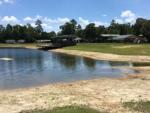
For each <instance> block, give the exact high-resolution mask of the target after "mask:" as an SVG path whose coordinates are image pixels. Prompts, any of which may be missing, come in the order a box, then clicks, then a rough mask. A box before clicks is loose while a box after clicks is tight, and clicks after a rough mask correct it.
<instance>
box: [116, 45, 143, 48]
mask: <svg viewBox="0 0 150 113" xmlns="http://www.w3.org/2000/svg"><path fill="white" fill-rule="evenodd" d="M140 47H142V46H141V45H128V46H115V47H113V48H118V49H128V48H140Z"/></svg>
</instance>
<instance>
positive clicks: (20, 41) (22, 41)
mask: <svg viewBox="0 0 150 113" xmlns="http://www.w3.org/2000/svg"><path fill="white" fill-rule="evenodd" d="M17 42H18V43H21V44H23V43H25V42H26V41H25V40H18V41H17Z"/></svg>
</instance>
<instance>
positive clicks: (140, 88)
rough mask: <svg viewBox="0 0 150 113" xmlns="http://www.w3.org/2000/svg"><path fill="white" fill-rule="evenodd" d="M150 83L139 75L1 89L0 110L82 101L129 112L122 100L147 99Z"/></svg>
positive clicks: (14, 112)
mask: <svg viewBox="0 0 150 113" xmlns="http://www.w3.org/2000/svg"><path fill="white" fill-rule="evenodd" d="M149 85H150V82H149V80H143V79H139V78H134V79H111V78H101V79H94V80H83V81H76V82H73V83H58V84H50V85H46V86H41V87H34V88H24V89H16V90H7V91H1V92H0V113H19V112H20V111H22V110H31V109H52V108H54V107H62V106H68V105H85V106H89V107H91V108H94V109H98V110H104V111H111V112H110V113H130V112H129V111H126V109H124V108H123V107H122V106H121V102H128V101H132V100H134V101H139V100H140V99H141V100H149V101H150V88H149V87H147V86H149ZM97 86H98V87H97ZM129 94H130V95H129ZM112 109H113V110H112Z"/></svg>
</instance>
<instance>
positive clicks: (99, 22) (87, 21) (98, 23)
mask: <svg viewBox="0 0 150 113" xmlns="http://www.w3.org/2000/svg"><path fill="white" fill-rule="evenodd" d="M89 23H94V24H95V25H96V26H100V25H103V26H108V25H109V24H108V23H107V22H101V21H89V20H87V19H83V18H82V17H79V24H80V25H81V26H82V27H83V28H85V27H86V26H87V25H88V24H89Z"/></svg>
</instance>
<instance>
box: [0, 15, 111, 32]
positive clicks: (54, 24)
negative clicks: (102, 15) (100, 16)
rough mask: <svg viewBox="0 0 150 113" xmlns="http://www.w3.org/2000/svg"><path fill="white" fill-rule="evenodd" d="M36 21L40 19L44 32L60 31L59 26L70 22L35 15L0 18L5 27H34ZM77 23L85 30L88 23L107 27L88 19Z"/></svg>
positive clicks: (80, 19) (63, 19)
mask: <svg viewBox="0 0 150 113" xmlns="http://www.w3.org/2000/svg"><path fill="white" fill-rule="evenodd" d="M37 19H40V20H41V21H42V26H43V28H44V30H45V31H48V32H49V31H52V30H54V31H56V32H58V31H59V30H60V29H59V26H61V25H63V24H65V23H66V22H69V21H70V19H69V18H67V17H64V18H56V19H52V18H48V17H43V16H40V15H37V16H34V17H31V16H27V17H25V18H23V19H20V20H19V19H18V18H17V17H15V16H4V17H2V18H0V23H2V24H4V25H6V24H12V25H15V24H19V25H25V24H27V23H30V24H31V26H33V27H36V25H35V21H36V20H37ZM77 21H78V23H79V24H80V25H81V26H82V27H83V28H85V27H86V25H88V24H89V23H95V25H96V26H99V25H104V26H107V25H108V23H106V22H101V21H90V20H88V19H83V18H82V17H79V18H78V20H77Z"/></svg>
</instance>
